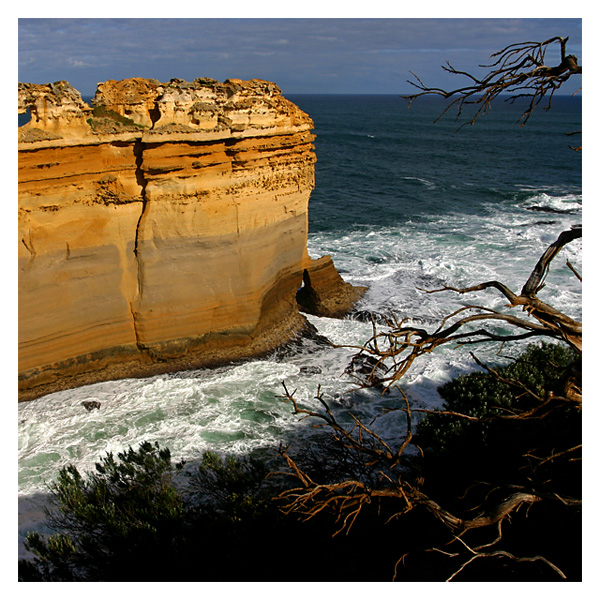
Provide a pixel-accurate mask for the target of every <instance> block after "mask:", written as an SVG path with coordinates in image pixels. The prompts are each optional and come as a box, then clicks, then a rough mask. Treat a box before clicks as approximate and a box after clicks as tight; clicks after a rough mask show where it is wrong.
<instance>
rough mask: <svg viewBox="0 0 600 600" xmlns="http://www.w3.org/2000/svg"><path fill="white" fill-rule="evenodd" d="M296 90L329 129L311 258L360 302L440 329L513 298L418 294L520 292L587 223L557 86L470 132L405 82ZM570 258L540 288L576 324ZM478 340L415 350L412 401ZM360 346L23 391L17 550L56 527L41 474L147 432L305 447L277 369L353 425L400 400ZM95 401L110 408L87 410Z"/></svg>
mask: <svg viewBox="0 0 600 600" xmlns="http://www.w3.org/2000/svg"><path fill="white" fill-rule="evenodd" d="M288 97H289V98H290V99H291V100H292V101H293V102H295V103H296V104H298V105H299V106H300V108H302V109H303V110H304V111H306V112H307V113H308V114H309V115H310V116H311V117H312V118H313V120H314V123H315V130H314V131H315V133H316V135H317V139H316V142H315V147H316V154H317V164H316V187H315V189H314V191H313V193H312V195H311V200H310V209H309V222H310V232H309V240H308V249H309V253H310V255H311V256H313V257H319V256H322V255H324V254H330V255H331V256H332V257H333V259H334V262H335V265H336V266H337V268H338V271H339V272H340V273H341V275H342V276H343V277H344V279H345V280H346V281H348V282H349V283H352V284H355V285H364V286H368V288H369V289H368V292H367V293H366V294H365V296H364V297H363V298H362V300H361V301H360V303H359V305H358V306H357V307H356V308H357V310H360V311H371V312H375V313H388V312H393V313H394V314H395V315H396V316H397V317H398V318H408V319H410V320H411V321H412V322H415V323H419V324H420V325H421V326H423V327H425V328H430V329H434V328H435V327H437V325H438V324H439V322H440V319H441V318H443V317H444V316H445V315H447V314H449V313H450V312H453V311H454V310H456V309H458V308H460V307H461V306H464V305H465V304H468V303H469V304H472V303H479V304H485V305H486V306H490V307H492V308H499V309H501V308H502V307H503V305H504V304H505V303H506V302H505V300H504V299H503V298H502V297H500V296H499V294H495V293H493V292H479V293H477V294H473V295H471V296H469V297H468V298H467V297H465V296H459V295H457V294H455V293H453V292H443V293H437V294H427V293H425V292H423V291H422V290H423V289H435V288H439V287H441V286H443V285H449V286H455V287H460V286H468V285H473V284H476V283H480V282H482V281H488V280H492V279H495V280H499V281H502V282H504V283H505V284H506V285H508V286H509V287H510V288H511V289H513V290H514V291H519V290H520V289H521V287H522V285H523V284H524V283H525V281H526V279H527V277H528V275H529V273H530V272H531V270H532V269H533V267H534V266H535V263H536V262H537V260H538V258H539V257H540V255H541V254H542V252H543V251H544V250H545V248H546V247H547V246H548V245H549V244H550V243H552V242H553V241H554V240H555V239H556V238H557V237H558V235H559V234H560V232H561V231H563V230H565V229H569V228H570V227H571V226H572V225H574V224H578V223H581V222H582V167H581V153H580V152H576V151H574V150H573V149H571V148H570V146H579V145H580V143H581V142H580V136H577V135H573V136H569V135H566V134H568V133H571V132H576V131H581V98H580V97H577V96H576V97H566V96H561V97H556V98H555V99H554V100H553V103H552V108H551V110H549V111H544V110H542V109H541V108H538V110H537V111H536V112H535V113H534V114H533V116H532V117H531V118H530V120H529V121H528V123H527V124H526V125H524V126H523V127H520V126H519V125H518V122H517V121H518V118H519V116H520V114H521V112H522V106H515V105H512V104H510V103H507V102H503V101H498V102H497V103H496V104H495V105H494V106H493V108H492V110H491V111H490V112H489V113H487V114H486V115H485V116H483V117H482V118H480V119H479V120H478V121H477V123H476V124H475V125H473V126H465V127H462V128H461V129H459V126H460V124H461V123H462V122H463V121H458V122H457V121H455V120H454V118H453V117H452V116H451V115H448V116H446V117H444V118H443V119H442V120H441V121H440V122H438V123H434V120H435V118H436V117H437V116H438V115H439V114H440V112H441V109H442V106H441V104H440V101H439V100H438V99H436V98H423V99H421V100H418V101H416V102H415V103H414V104H413V105H412V107H411V108H410V109H408V108H407V103H406V101H404V100H403V99H401V98H400V97H398V96H393V95H386V96H370V95H361V96H352V95H347V96H346V95H344V96H327V95H298V96H292V95H290V96H288ZM567 259H568V260H569V261H570V262H571V264H572V265H573V266H574V267H575V268H576V269H577V271H578V272H579V273H581V272H582V269H581V267H582V244H581V240H578V241H576V242H574V243H571V244H570V245H569V246H567V247H566V248H565V249H564V250H563V251H562V252H561V254H559V256H558V258H557V259H555V261H554V263H553V265H552V269H551V271H550V274H549V276H548V278H547V281H546V286H545V288H544V289H543V290H542V292H541V293H540V294H539V296H540V298H542V299H543V300H546V301H548V302H549V303H550V304H552V305H553V306H555V307H556V308H558V309H560V310H562V311H564V312H565V313H567V314H568V315H570V316H572V317H574V318H577V319H581V316H582V305H581V284H580V283H579V281H578V280H577V279H576V278H575V277H574V276H573V274H572V272H571V271H570V269H569V268H568V267H567V266H566V260H567ZM308 318H309V320H310V322H311V323H312V324H313V325H314V326H315V327H316V328H317V330H318V332H319V333H320V334H321V335H323V336H325V337H327V338H328V339H329V340H330V341H332V342H334V344H337V345H350V346H351V345H361V344H362V343H364V342H365V341H366V340H367V339H368V337H369V335H370V333H371V325H370V324H369V323H365V322H363V321H361V320H359V319H357V318H353V317H352V316H350V317H348V318H346V319H342V320H337V319H327V318H318V317H313V316H309V317H308ZM522 346H523V345H522V344H521V346H520V347H519V346H517V345H512V346H510V347H505V348H500V346H499V345H498V344H487V345H483V346H479V347H477V349H476V353H477V355H478V357H480V358H482V359H483V360H487V361H490V362H502V361H505V360H507V359H506V356H509V355H511V354H512V355H515V354H517V353H518V352H519V350H520V349H522ZM473 350H474V349H473V348H472V347H467V348H461V349H453V348H450V347H448V348H440V349H439V350H438V351H436V352H434V353H433V354H432V355H430V356H427V357H422V358H421V360H420V361H417V362H416V363H415V364H414V365H413V366H412V367H411V370H410V371H409V372H408V373H407V375H406V377H405V379H404V380H403V382H402V386H403V390H404V392H405V393H406V394H407V396H408V398H409V399H410V401H411V404H412V405H413V406H414V407H417V408H426V407H428V408H432V407H438V406H441V398H440V396H439V395H438V393H437V388H438V386H440V385H441V384H442V383H444V382H446V381H448V380H449V379H451V378H453V377H455V376H457V375H458V374H460V373H466V372H470V371H472V370H475V369H476V365H475V364H474V362H473V359H472V358H471V356H470V354H469V352H471V351H473ZM354 352H355V350H353V349H352V348H339V347H337V348H333V347H331V346H326V345H322V344H318V343H316V342H315V341H314V340H305V341H304V342H302V343H300V344H297V345H293V346H290V347H288V348H286V349H283V350H280V351H276V352H273V353H272V354H270V355H269V356H266V357H263V358H261V359H257V360H250V361H244V362H240V363H236V364H233V365H230V366H227V367H221V368H217V369H201V370H195V371H187V372H180V373H173V374H168V375H160V376H155V377H150V378H147V379H136V380H134V379H128V380H120V381H111V382H105V383H98V384H94V385H89V386H85V387H81V388H77V389H73V390H66V391H62V392H58V393H55V394H50V395H48V396H45V397H42V398H38V399H36V400H34V401H32V402H27V403H21V404H20V405H19V407H18V420H19V424H18V428H19V556H21V557H23V556H27V553H26V552H25V550H24V548H23V545H22V541H23V538H24V535H25V533H26V531H27V530H31V529H38V530H40V531H42V532H44V531H47V530H46V529H45V526H44V524H43V507H44V506H45V504H46V501H47V497H46V491H47V484H48V483H49V482H51V481H52V480H53V479H54V478H55V476H56V474H57V472H58V470H59V469H60V468H61V467H63V466H65V465H66V464H68V463H73V464H75V465H76V466H78V467H79V468H80V469H81V470H84V471H85V470H91V469H92V468H93V465H94V463H95V462H96V461H97V460H98V459H99V457H100V456H102V455H104V454H105V453H106V452H109V451H110V452H119V451H121V450H124V449H127V448H128V447H129V446H133V447H135V446H137V444H138V443H139V442H141V441H144V440H148V441H151V442H159V443H160V444H161V446H167V447H169V448H170V449H171V451H172V454H173V457H174V458H175V459H176V460H180V459H186V460H187V461H190V462H193V460H194V459H195V458H198V457H199V456H200V455H201V454H202V452H203V451H205V450H207V449H212V450H215V451H217V452H221V453H238V454H245V453H250V452H251V453H258V454H261V453H262V454H263V455H264V456H265V457H268V456H270V455H271V454H270V453H272V452H274V451H275V449H276V448H278V447H279V445H280V444H281V443H284V444H290V445H291V448H292V450H293V449H294V448H303V447H307V446H309V445H310V444H311V443H312V440H313V439H314V438H313V437H312V436H314V435H315V429H314V428H313V427H312V423H310V422H309V421H308V420H300V419H299V418H298V416H295V415H293V413H292V407H291V406H290V404H289V403H287V402H285V401H284V400H283V398H282V395H283V392H284V390H283V385H282V382H285V383H286V385H287V387H288V389H289V390H296V394H295V396H296V398H297V399H298V401H299V403H300V404H301V405H303V406H306V407H310V408H313V409H318V408H319V405H318V402H317V401H316V400H315V394H316V393H317V389H318V387H319V386H321V391H322V392H323V395H324V398H325V400H326V401H327V402H328V403H329V405H330V406H331V408H332V410H333V411H334V412H335V414H336V415H337V417H338V419H340V420H341V421H342V422H345V421H349V419H350V418H351V417H350V414H351V413H353V414H356V415H358V416H359V417H360V418H361V419H363V420H365V421H367V422H370V421H371V420H372V419H373V418H374V417H375V416H376V415H378V414H380V412H381V411H382V409H384V408H390V407H393V406H397V405H399V403H400V402H401V397H400V395H399V394H398V393H392V394H390V395H386V396H382V395H381V393H380V392H379V391H377V390H368V391H366V390H359V391H356V390H355V388H356V382H355V381H354V380H353V379H352V378H351V376H350V375H349V374H347V373H346V369H347V367H348V365H349V362H350V360H351V358H352V355H353V353H354ZM87 400H95V401H98V402H100V403H101V409H100V410H93V411H91V412H88V411H87V410H86V409H85V408H84V407H83V406H82V404H81V403H82V402H84V401H87ZM399 414H400V413H398V412H392V413H390V414H389V415H388V416H386V417H384V418H379V419H378V420H377V421H376V427H377V431H378V432H379V433H380V434H381V435H382V436H383V437H384V438H385V439H387V440H390V441H393V440H398V439H399V437H401V436H402V435H403V432H404V427H405V424H404V423H403V422H402V419H401V417H399Z"/></svg>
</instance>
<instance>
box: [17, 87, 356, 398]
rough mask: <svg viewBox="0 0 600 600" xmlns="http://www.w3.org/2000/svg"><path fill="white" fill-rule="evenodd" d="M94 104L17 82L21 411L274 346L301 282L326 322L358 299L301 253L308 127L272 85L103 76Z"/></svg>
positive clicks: (285, 330)
mask: <svg viewBox="0 0 600 600" xmlns="http://www.w3.org/2000/svg"><path fill="white" fill-rule="evenodd" d="M92 106H93V108H92V107H90V106H88V105H87V104H86V103H85V102H83V100H82V98H81V95H80V94H79V92H77V90H75V89H74V88H73V87H71V86H70V85H69V84H68V83H67V82H57V83H54V84H47V85H36V84H19V112H20V113H21V112H25V111H29V113H30V115H31V120H30V122H29V123H27V124H26V125H24V126H22V127H20V128H19V390H20V391H19V398H20V399H21V400H26V399H31V398H34V397H37V396H39V395H41V394H45V393H48V392H51V391H55V390H59V389H64V388H68V387H74V386H77V385H82V384H85V383H91V382H94V381H101V380H106V379H116V378H121V377H132V376H133V377H136V376H145V375H150V374H154V373H158V372H165V371H172V370H179V369H185V368H191V367H196V366H208V365H214V364H217V363H221V362H224V361H228V360H232V359H236V358H240V357H245V356H254V355H257V354H260V353H263V352H265V351H268V350H270V349H272V348H275V347H276V346H278V345H280V344H282V343H285V342H286V341H287V340H289V339H291V338H292V337H293V336H294V335H296V334H298V332H299V331H301V329H302V328H303V327H304V326H305V319H304V318H303V317H302V315H301V314H300V312H299V311H298V305H297V303H296V292H297V289H298V288H300V287H301V286H302V282H303V280H304V291H303V292H302V293H301V294H300V295H299V301H302V296H303V295H304V296H306V294H307V291H308V292H310V291H311V289H312V288H311V276H310V274H311V273H313V279H314V280H315V281H318V282H319V286H320V287H319V289H316V288H315V290H314V294H317V295H318V298H319V299H320V300H319V304H318V306H319V310H320V311H321V312H320V313H319V314H328V312H327V311H328V310H329V309H328V308H327V302H326V301H325V300H324V299H326V298H327V297H328V295H329V294H331V297H332V298H338V299H340V298H341V300H339V302H338V301H335V302H334V304H335V307H334V308H335V310H332V311H331V314H332V316H333V313H335V314H336V315H338V314H342V313H343V312H345V311H347V310H348V309H349V308H350V307H351V305H352V303H353V302H354V301H355V300H356V299H357V298H358V297H359V296H360V294H361V290H360V289H356V288H352V286H348V284H346V283H345V282H343V280H342V279H341V278H340V277H339V276H338V275H337V272H335V268H334V267H333V265H332V264H331V265H329V263H328V262H327V260H325V263H327V264H325V263H324V262H323V260H321V261H320V262H317V261H311V259H310V258H309V256H308V253H307V251H306V241H307V234H308V200H309V196H310V192H311V189H312V188H313V186H314V162H315V155H314V147H313V144H312V142H313V140H314V135H313V134H312V133H311V128H312V126H313V124H312V121H311V119H310V118H309V117H308V115H306V114H305V113H303V112H302V111H301V110H300V109H299V108H298V107H297V106H295V105H294V104H292V103H291V102H289V101H288V100H286V99H285V98H283V97H282V95H281V92H280V90H279V89H278V87H277V86H276V85H275V84H273V83H270V82H266V81H259V80H252V81H240V80H227V81H225V82H224V83H219V82H217V81H214V80H212V79H197V80H195V81H193V82H191V83H190V82H185V81H182V80H171V81H170V82H168V83H160V82H158V81H156V80H149V79H137V78H136V79H127V80H124V81H107V82H104V83H102V84H99V85H98V89H97V92H96V95H95V97H94V99H93V102H92ZM313 263H314V264H313ZM331 269H333V273H334V274H333V275H332V271H331ZM324 274H325V275H324ZM314 294H313V296H314ZM309 295H310V294H309ZM311 297H312V296H311ZM313 300H314V298H313ZM313 304H314V302H313ZM307 310H308V311H309V312H315V308H314V306H312V305H311V307H307Z"/></svg>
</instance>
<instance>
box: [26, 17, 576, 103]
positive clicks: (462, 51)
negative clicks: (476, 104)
mask: <svg viewBox="0 0 600 600" xmlns="http://www.w3.org/2000/svg"><path fill="white" fill-rule="evenodd" d="M113 12H115V11H113ZM179 12H180V13H181V12H182V11H179ZM422 12H427V11H422ZM431 12H432V13H435V11H431ZM516 12H518V11H515V13H516ZM553 36H563V37H565V36H569V43H568V51H569V53H571V54H575V55H577V56H578V58H579V62H580V64H582V62H583V61H582V19H579V18H573V19H572V18H431V19H429V18H395V17H383V18H381V17H370V18H360V17H352V18H335V17H327V18H318V17H313V18H296V17H286V18H247V17H245V18H218V17H211V18H183V19H182V18H162V17H160V18H150V19H146V18H141V19H138V18H45V17H40V18H33V19H30V18H19V19H18V79H19V81H22V82H29V83H51V82H54V81H58V80H66V81H69V82H70V83H71V84H72V85H73V86H74V87H75V88H77V89H78V90H79V91H80V92H81V93H82V95H83V96H92V95H93V94H94V92H95V89H96V85H97V83H98V82H101V81H106V80H108V79H116V80H119V79H124V78H127V77H148V78H155V79H158V80H159V81H162V82H167V81H169V80H170V79H172V78H181V79H185V80H187V81H192V80H193V79H195V78H197V77H211V78H213V79H217V80H219V81H224V80H225V79H227V78H239V79H253V78H257V79H266V80H268V81H273V82H275V83H276V84H277V85H278V86H279V87H280V88H281V90H282V92H283V93H284V94H299V93H323V94H349V93H369V94H403V93H407V92H410V91H413V90H414V88H412V87H411V86H410V84H408V83H407V80H409V79H411V78H412V75H411V72H414V73H416V74H417V75H418V76H419V77H420V78H421V79H422V80H423V81H424V82H425V83H426V84H427V85H430V86H435V87H444V88H446V89H448V88H455V87H458V86H460V85H462V84H463V83H464V81H463V80H462V79H461V78H458V77H457V76H450V75H448V74H447V73H445V72H444V71H443V69H442V66H443V65H444V64H445V63H446V61H449V62H450V63H451V64H452V65H453V66H454V67H456V68H457V69H460V70H465V71H469V72H473V73H479V74H481V73H482V72H483V71H482V70H481V69H480V68H479V67H478V65H481V64H486V63H489V57H490V55H491V54H492V53H493V52H495V51H497V50H500V49H502V48H504V47H505V46H507V45H508V44H513V43H517V42H523V41H543V40H545V39H548V38H550V37H553ZM548 58H549V59H550V60H549V62H553V61H554V60H556V59H557V58H558V54H556V55H555V56H550V55H548ZM557 62H559V61H557ZM575 79H579V81H577V82H573V84H570V83H569V85H568V87H565V88H563V90H564V92H565V93H573V92H575V91H576V89H577V88H578V87H579V85H580V83H581V80H580V78H575Z"/></svg>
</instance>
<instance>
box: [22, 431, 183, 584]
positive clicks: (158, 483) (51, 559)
mask: <svg viewBox="0 0 600 600" xmlns="http://www.w3.org/2000/svg"><path fill="white" fill-rule="evenodd" d="M181 467H182V464H176V465H173V464H172V463H171V453H170V451H169V450H168V449H167V448H164V449H161V448H159V445H158V444H155V445H152V444H150V443H149V442H143V443H142V444H140V447H139V449H138V450H133V449H131V448H129V450H127V451H126V452H121V453H119V454H117V459H115V457H114V456H113V454H112V453H108V454H107V455H106V456H105V457H104V458H102V460H101V462H99V463H97V464H96V470H95V472H92V473H88V474H87V476H86V477H84V476H82V475H81V474H80V473H79V471H78V470H77V468H76V467H74V466H73V465H68V466H67V467H65V468H63V469H61V471H60V472H59V475H58V478H57V480H56V482H55V483H53V484H52V485H51V490H50V491H51V498H52V504H53V508H54V510H50V511H49V513H48V522H49V524H50V525H51V526H52V527H53V528H54V529H55V530H57V531H58V532H59V533H57V534H54V535H51V536H50V537H49V538H48V539H44V538H42V536H40V535H39V534H38V533H30V534H28V536H27V538H26V541H25V547H26V548H27V549H28V550H30V551H31V552H33V553H34V554H35V555H36V557H37V558H36V559H35V560H34V561H33V563H30V564H27V565H24V564H22V565H21V568H22V569H21V573H22V574H24V576H25V577H28V578H36V577H38V578H40V579H45V580H64V579H67V580H68V579H84V580H86V579H87V580H89V579H92V580H102V579H111V580H128V579H136V577H139V576H140V574H141V573H144V574H146V573H150V574H151V573H152V568H153V567H155V566H157V563H159V564H160V563H163V562H164V560H166V559H167V558H168V557H169V551H170V550H172V549H173V548H174V546H175V544H176V542H177V537H178V536H179V535H180V533H181V528H182V525H183V518H184V506H183V503H182V500H181V497H180V495H179V493H178V492H177V491H176V489H175V488H174V487H173V485H172V479H173V476H174V475H175V474H176V473H177V472H178V471H179V470H180V469H181Z"/></svg>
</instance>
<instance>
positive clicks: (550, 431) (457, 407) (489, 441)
mask: <svg viewBox="0 0 600 600" xmlns="http://www.w3.org/2000/svg"><path fill="white" fill-rule="evenodd" d="M576 358H577V357H576V355H575V353H574V352H573V351H572V350H571V349H569V348H566V347H564V346H559V345H556V344H547V343H544V344H542V345H541V346H536V345H530V346H528V348H527V349H526V350H525V352H524V353H523V354H522V355H521V356H519V357H518V358H517V359H516V360H515V361H514V362H513V363H511V364H509V365H507V366H504V367H499V368H497V369H495V370H496V371H497V373H498V374H499V375H500V376H501V378H502V379H504V380H505V381H501V380H500V379H498V378H497V377H496V376H494V374H492V373H489V372H477V373H471V374H469V375H461V376H459V377H457V378H456V379H454V380H452V381H450V382H448V383H446V384H444V385H443V386H441V387H440V388H439V392H440V395H441V396H442V398H443V399H444V406H443V409H444V410H446V411H452V412H456V413H460V414H464V415H468V416H472V417H478V418H480V419H482V420H481V421H477V422H474V421H470V420H467V419H465V418H462V417H458V416H452V415H444V414H428V415H427V416H426V417H425V418H424V419H423V420H422V421H421V423H419V425H418V427H417V434H416V436H415V441H416V443H417V444H419V446H420V447H421V448H423V450H424V453H425V464H426V466H427V469H428V470H429V472H430V473H431V475H432V477H430V480H431V479H432V478H433V479H436V480H437V482H438V485H442V482H443V481H447V480H448V479H452V480H453V481H454V482H456V483H457V485H468V484H469V483H471V482H473V481H477V480H481V479H484V480H485V481H489V482H494V483H497V484H500V483H506V482H508V481H511V482H512V483H513V484H518V483H523V482H524V481H526V480H527V478H531V468H532V465H534V463H535V461H534V460H533V459H531V456H544V455H549V454H552V453H554V452H556V451H557V450H560V449H567V448H570V447H572V446H575V445H576V444H578V443H580V442H581V412H580V411H579V410H578V409H577V408H576V407H571V406H569V405H567V404H565V403H563V402H560V401H551V402H549V403H548V404H547V405H545V406H543V407H542V408H540V409H539V410H538V411H536V412H535V413H534V414H533V415H532V417H530V418H527V419H506V418H500V417H508V416H510V415H516V414H518V413H519V412H523V411H531V410H532V409H534V408H535V407H536V406H538V407H539V406H540V404H541V403H540V402H539V400H537V399H536V398H535V397H534V396H532V395H531V394H529V393H527V392H526V391H525V390H524V389H523V387H522V386H520V385H519V384H523V385H524V386H525V387H526V388H528V389H529V390H531V391H532V392H534V393H535V394H537V395H538V396H540V397H542V398H544V397H545V395H546V394H547V393H548V392H551V391H554V390H556V388H557V385H558V383H559V381H560V379H561V377H562V375H563V374H564V372H565V370H566V369H567V368H568V367H569V365H570V364H571V363H572V362H573V361H574V360H575V359H576ZM548 466H549V467H550V466H551V465H548ZM552 466H556V462H555V463H554V465H552ZM555 475H556V476H557V477H558V474H557V473H555ZM511 478H512V479H511ZM555 481H558V479H555ZM572 483H573V482H571V484H572Z"/></svg>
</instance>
